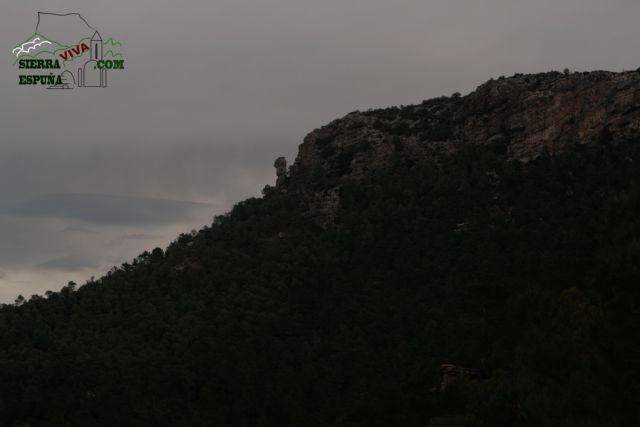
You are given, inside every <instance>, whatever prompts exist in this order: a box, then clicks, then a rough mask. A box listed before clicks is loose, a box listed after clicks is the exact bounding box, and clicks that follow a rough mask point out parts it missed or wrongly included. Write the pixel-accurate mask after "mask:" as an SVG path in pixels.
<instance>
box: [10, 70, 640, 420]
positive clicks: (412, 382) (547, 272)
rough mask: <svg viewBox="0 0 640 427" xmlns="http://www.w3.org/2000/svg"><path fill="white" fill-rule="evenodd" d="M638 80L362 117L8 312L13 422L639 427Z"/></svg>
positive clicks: (534, 82)
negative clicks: (189, 222)
mask: <svg viewBox="0 0 640 427" xmlns="http://www.w3.org/2000/svg"><path fill="white" fill-rule="evenodd" d="M639 88H640V73H623V74H616V73H604V72H596V73H587V74H570V75H565V74H560V73H547V74H540V75H529V76H514V77H512V78H508V79H500V80H494V81H491V82H489V83H487V84H485V85H483V86H481V87H480V88H479V89H478V90H477V91H475V92H474V93H472V94H470V95H468V96H465V97H462V96H457V95H455V96H453V97H450V98H439V99H435V100H430V101H425V102H424V103H423V104H422V105H417V106H409V107H395V108H390V109H386V110H375V111H368V112H356V113H352V114H350V115H348V116H346V117H345V118H343V119H340V120H337V121H335V122H333V123H331V124H329V125H327V126H325V127H323V128H321V129H318V130H315V131H314V132H312V133H311V134H310V135H309V136H307V138H305V141H304V143H303V144H302V145H301V147H300V152H299V155H298V158H297V159H296V162H295V164H294V165H293V166H292V167H291V168H290V170H289V174H288V176H287V177H286V178H285V179H283V180H282V182H281V183H280V184H279V185H278V186H277V187H269V186H268V187H266V188H265V190H264V196H263V197H262V198H255V199H249V200H246V201H244V202H241V203H239V204H237V205H236V206H235V207H234V208H233V210H232V211H231V212H229V213H228V214H226V215H223V216H220V217H217V218H216V219H215V221H214V223H213V224H212V225H211V226H207V227H204V228H203V229H202V230H200V231H199V232H197V233H194V234H188V235H182V236H180V237H179V238H178V239H177V240H176V241H175V242H174V243H173V244H171V245H170V246H169V247H168V248H167V249H166V250H161V249H155V250H153V251H152V252H150V253H149V252H147V253H144V254H142V255H141V256H139V257H138V258H137V259H136V260H134V261H133V262H132V263H130V264H125V265H122V266H120V267H118V268H114V269H113V270H112V272H111V273H110V274H108V275H107V276H105V277H103V278H100V279H98V280H96V281H93V282H89V283H87V284H86V285H84V286H82V287H81V288H79V289H75V286H74V285H70V286H68V287H67V288H65V289H64V290H63V291H62V292H60V293H52V294H49V295H48V296H47V297H46V298H45V297H34V298H31V299H30V300H29V301H28V302H20V303H19V304H17V305H15V306H5V307H3V308H2V310H1V311H0V420H3V421H4V425H8V426H18V425H31V426H58V425H60V426H94V425H95V426H113V425H127V426H147V425H156V426H158V425H159V426H164V425H166V426H179V425H185V426H211V425H220V426H288V425H290V426H391V425H399V426H466V425H469V426H518V425H523V426H529V425H530V426H632V425H637V423H638V422H639V421H640V413H639V409H638V405H637V402H638V401H639V400H640V386H639V385H638V384H639V380H640V345H639V344H638V342H637V336H638V334H639V333H640V308H639V307H640V288H639V287H638V283H640V282H639V279H640V269H639V268H638V259H639V257H640V243H639V242H640V215H638V214H639V213H640V167H639V162H640V136H639V135H638V131H639V130H640V108H639V107H640V100H639V102H638V104H636V100H635V94H636V92H637V90H638V89H639Z"/></svg>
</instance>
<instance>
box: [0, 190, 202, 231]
mask: <svg viewBox="0 0 640 427" xmlns="http://www.w3.org/2000/svg"><path fill="white" fill-rule="evenodd" d="M197 209H211V206H210V205H207V204H204V203H193V202H182V201H176V200H167V199H154V198H148V197H133V196H113V195H104V194H48V195H43V196H38V197H35V198H33V199H30V200H27V201H26V202H22V203H19V204H17V205H16V206H14V207H11V208H9V209H6V210H4V211H0V214H5V215H13V216H18V217H43V218H63V219H73V220H79V221H87V222H99V223H107V224H125V225H139V224H171V223H180V222H184V221H185V220H189V219H192V218H193V217H194V211H195V210H197Z"/></svg>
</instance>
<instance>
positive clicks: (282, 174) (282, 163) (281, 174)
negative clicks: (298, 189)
mask: <svg viewBox="0 0 640 427" xmlns="http://www.w3.org/2000/svg"><path fill="white" fill-rule="evenodd" d="M273 167H274V168H276V176H277V177H278V178H277V180H276V187H279V186H280V185H282V184H283V183H284V181H285V179H286V178H287V159H285V158H284V157H278V158H277V159H276V161H275V163H274V164H273Z"/></svg>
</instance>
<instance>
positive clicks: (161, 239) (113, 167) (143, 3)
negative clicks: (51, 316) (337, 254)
mask: <svg viewBox="0 0 640 427" xmlns="http://www.w3.org/2000/svg"><path fill="white" fill-rule="evenodd" d="M60 8H63V10H60ZM39 10H41V11H49V12H79V13H81V14H82V15H83V17H85V18H86V19H87V20H88V21H89V23H90V24H91V26H93V27H95V28H97V29H99V30H100V32H101V34H102V35H103V37H115V38H117V39H118V40H120V41H122V42H123V48H122V51H123V52H124V54H125V57H126V70H125V71H123V72H121V73H116V72H113V73H111V74H110V75H109V85H110V87H109V88H107V89H105V90H102V91H91V90H89V91H83V90H73V91H58V92H57V93H52V91H46V90H43V89H41V88H31V87H19V86H18V84H17V83H18V77H17V75H18V72H17V70H15V69H14V68H13V66H12V63H13V58H12V55H11V52H10V51H11V49H12V47H13V46H14V45H15V44H17V43H19V42H22V41H24V39H25V38H27V37H29V36H30V35H31V33H32V32H33V28H34V26H35V23H36V19H37V16H36V12H37V11H39ZM639 15H640V2H638V1H636V0H609V1H604V0H539V1H535V2H531V1H528V2H525V1H521V0H483V1H470V0H396V1H393V2H391V1H388V0H349V1H344V0H325V1H321V2H318V1H311V0H260V1H258V0H246V1H238V0H216V1H215V2H211V1H205V0H185V1H181V2H169V1H158V0H138V1H136V2H133V3H132V2H130V1H125V0H112V1H110V2H109V3H108V4H107V3H100V2H86V1H84V0H67V1H65V2H64V5H63V3H61V2H51V1H50V0H23V1H20V2H5V4H3V6H2V14H0V39H1V40H3V41H4V46H5V52H4V54H2V53H0V69H1V70H2V72H1V73H0V99H2V109H1V110H0V113H1V114H0V129H2V130H3V134H2V137H1V139H0V141H1V145H2V155H1V156H0V211H4V212H11V215H0V235H2V239H0V269H1V271H4V272H5V273H6V276H5V277H4V278H3V277H0V302H1V301H3V300H6V301H13V299H14V298H15V296H16V295H17V294H19V293H23V294H30V293H32V292H43V291H44V290H46V289H58V288H59V287H60V286H62V285H63V284H65V283H66V282H67V281H68V280H75V281H77V282H79V283H80V282H82V281H83V278H86V276H88V275H92V274H95V275H98V274H101V273H102V272H104V271H107V270H108V269H109V267H110V266H111V265H113V264H117V263H119V262H122V261H125V260H127V259H129V258H130V257H133V256H135V255H136V254H137V253H139V252H141V251H142V250H144V249H148V248H149V247H151V246H155V245H158V246H163V245H166V244H167V243H169V242H170V241H171V240H172V239H174V238H175V236H177V234H179V233H180V232H184V231H188V230H190V229H192V228H198V227H200V226H201V225H203V224H206V223H209V222H210V221H211V217H212V216H213V215H214V214H216V213H221V212H222V211H224V210H227V209H228V208H229V207H231V206H232V205H233V203H235V202H237V201H239V200H242V199H244V198H246V197H248V196H255V195H258V194H259V193H260V190H261V189H262V188H263V187H264V185H265V184H273V182H274V179H275V177H274V173H273V168H272V165H273V160H274V159H275V158H276V157H278V156H280V155H286V156H287V157H288V158H289V159H290V160H291V159H292V157H293V156H294V155H295V153H296V150H297V145H298V144H299V143H300V142H301V141H302V138H303V137H304V135H305V134H306V133H307V132H308V131H310V130H312V129H314V128H316V127H319V126H321V125H323V124H325V123H327V122H328V121H330V120H332V119H334V118H336V117H340V116H342V115H344V114H346V113H348V112H350V111H353V110H356V109H367V108H370V107H382V106H389V105H397V104H409V103H415V102H420V101H421V100H423V99H426V98H431V97H434V96H440V95H449V94H451V93H453V92H456V91H460V92H463V93H464V92H468V91H470V90H472V89H473V88H475V87H476V86H477V85H478V84H480V83H482V82H484V81H485V80H487V79H489V78H491V77H496V76H499V75H510V74H513V73H516V72H538V71H547V70H551V69H556V70H562V69H564V68H570V69H573V70H591V69H610V70H623V69H635V68H637V67H638V63H637V59H636V57H635V56H634V55H632V54H629V52H635V51H636V50H637V46H636V44H637V43H636V40H638V37H639V36H640V27H639V26H638V25H637V23H636V20H637V16H639ZM52 31H53V30H52ZM61 92H63V93H61ZM51 194H58V195H63V197H62V198H60V197H56V198H52V197H51V196H50V195H51ZM70 194H75V195H76V196H69V195H70ZM77 194H84V195H88V196H82V197H78V196H77ZM99 194H107V195H113V196H112V197H111V198H109V197H107V198H104V197H99V196H95V195H99ZM47 195H49V196H47ZM65 195H66V196H65ZM149 199H159V200H183V201H187V202H196V203H205V204H210V205H211V207H209V208H204V209H194V210H192V209H191V208H190V207H189V206H192V205H189V204H187V205H183V204H174V203H171V202H168V204H167V203H165V202H154V201H149ZM156 207H158V211H159V212H155V208H156ZM61 230H62V231H65V232H61ZM135 235H139V236H140V235H149V236H150V237H149V239H137V238H131V236H135ZM127 236H129V237H127ZM151 236H156V237H151ZM60 259H67V260H82V259H84V260H93V261H95V265H96V267H95V268H88V269H86V270H81V271H66V272H65V271H61V270H60V269H59V267H60V266H59V265H58V266H56V265H55V263H54V264H50V265H49V266H47V265H46V262H45V263H44V264H45V265H44V266H43V265H42V260H60ZM38 264H41V266H40V268H35V267H34V266H35V265H38ZM86 264H90V263H86ZM56 268H57V269H56ZM17 282H20V283H17ZM25 282H29V283H28V284H27V283H25Z"/></svg>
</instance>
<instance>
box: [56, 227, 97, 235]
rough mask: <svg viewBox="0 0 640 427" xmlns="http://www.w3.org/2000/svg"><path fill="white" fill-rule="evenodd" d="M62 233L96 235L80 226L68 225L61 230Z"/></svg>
mask: <svg viewBox="0 0 640 427" xmlns="http://www.w3.org/2000/svg"><path fill="white" fill-rule="evenodd" d="M62 233H85V234H97V233H96V232H95V231H94V230H90V229H88V228H86V227H82V226H80V225H70V226H68V227H65V228H64V230H62Z"/></svg>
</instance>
